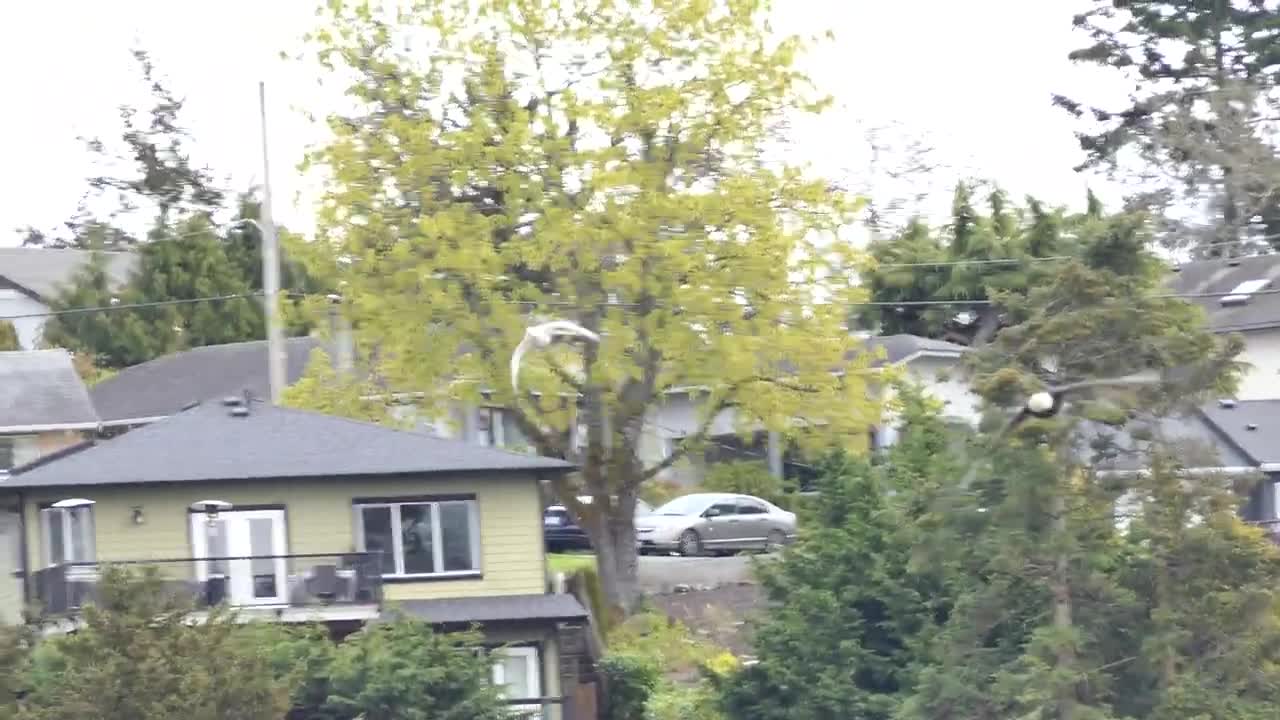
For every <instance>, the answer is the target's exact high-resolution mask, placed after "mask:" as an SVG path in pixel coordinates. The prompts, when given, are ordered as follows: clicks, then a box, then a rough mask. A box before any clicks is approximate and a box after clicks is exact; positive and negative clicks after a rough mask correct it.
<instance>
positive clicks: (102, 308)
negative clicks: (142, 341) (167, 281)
mask: <svg viewBox="0 0 1280 720" xmlns="http://www.w3.org/2000/svg"><path fill="white" fill-rule="evenodd" d="M253 297H262V293H261V292H252V293H237V294H234V295H210V296H207V297H198V298H182V299H177V300H155V301H152V302H140V303H119V304H115V305H98V306H92V307H78V308H64V309H62V310H47V311H45V312H38V313H23V314H22V315H0V320H21V319H24V318H39V317H57V316H60V315H82V314H85V313H92V312H111V311H114V310H137V309H139V308H149V307H164V306H167V305H187V304H190V303H199V302H219V301H222V300H239V299H242V298H253Z"/></svg>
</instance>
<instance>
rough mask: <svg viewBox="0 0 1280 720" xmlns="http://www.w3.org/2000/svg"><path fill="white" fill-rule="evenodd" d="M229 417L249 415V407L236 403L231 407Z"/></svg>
mask: <svg viewBox="0 0 1280 720" xmlns="http://www.w3.org/2000/svg"><path fill="white" fill-rule="evenodd" d="M231 417H249V408H247V407H245V406H243V405H236V406H235V407H233V408H231Z"/></svg>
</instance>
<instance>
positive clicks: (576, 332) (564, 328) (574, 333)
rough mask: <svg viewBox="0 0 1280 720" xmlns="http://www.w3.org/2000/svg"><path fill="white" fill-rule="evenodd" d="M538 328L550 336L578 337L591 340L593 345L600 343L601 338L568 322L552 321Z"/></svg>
mask: <svg viewBox="0 0 1280 720" xmlns="http://www.w3.org/2000/svg"><path fill="white" fill-rule="evenodd" d="M537 328H538V329H539V330H541V331H542V332H543V333H545V334H546V335H548V336H551V337H553V338H555V337H578V338H582V339H584V340H589V341H591V342H593V343H598V342H600V336H599V335H597V334H595V333H593V332H591V331H590V330H588V329H586V328H584V327H582V326H581V325H579V324H577V323H575V322H570V321H568V320H552V321H551V322H545V323H543V324H541V325H538V326H537Z"/></svg>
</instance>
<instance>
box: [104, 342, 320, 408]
mask: <svg viewBox="0 0 1280 720" xmlns="http://www.w3.org/2000/svg"><path fill="white" fill-rule="evenodd" d="M321 347H322V343H321V341H320V340H319V339H317V338H313V337H296V338H289V339H288V340H286V341H285V357H286V360H285V382H286V383H287V384H290V385H292V384H293V383H295V382H297V381H298V380H299V379H300V378H301V377H302V373H303V371H305V370H306V368H307V361H308V360H309V359H310V357H311V353H312V351H314V350H316V349H318V348H321ZM269 384H270V383H269V381H268V378H267V343H266V341H265V340H252V341H249V342H239V343H227V344H225V345H208V346H205V347H198V348H192V349H190V350H183V351H182V352H176V353H172V354H169V355H164V356H162V357H158V358H156V359H154V360H149V361H147V362H144V363H141V364H139V365H134V366H133V367H128V368H125V369H124V370H121V371H120V372H118V373H116V374H115V375H114V376H112V377H110V378H108V379H106V380H103V381H102V382H100V383H98V384H97V385H94V386H93V388H92V390H90V392H89V394H90V396H91V397H92V398H93V404H94V407H95V408H97V410H98V415H100V416H101V417H102V421H103V422H104V423H106V424H108V425H110V424H115V423H123V422H127V421H135V420H152V419H155V418H160V417H167V416H169V415H172V414H173V413H176V412H178V411H179V410H181V409H182V408H184V407H186V406H188V405H190V404H191V403H193V402H202V401H204V400H209V399H211V398H222V397H225V396H227V395H241V394H243V393H244V392H245V391H246V390H247V391H249V393H250V394H251V395H253V396H255V397H268V396H269V394H270V388H269Z"/></svg>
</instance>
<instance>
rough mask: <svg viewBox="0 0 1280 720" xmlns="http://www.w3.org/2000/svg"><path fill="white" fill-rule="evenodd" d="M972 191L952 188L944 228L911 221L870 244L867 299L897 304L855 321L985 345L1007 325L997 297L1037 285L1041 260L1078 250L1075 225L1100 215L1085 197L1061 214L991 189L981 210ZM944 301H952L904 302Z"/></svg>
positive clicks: (1047, 271) (1043, 269) (1042, 272)
mask: <svg viewBox="0 0 1280 720" xmlns="http://www.w3.org/2000/svg"><path fill="white" fill-rule="evenodd" d="M974 190H975V188H974V187H973V186H971V185H969V184H966V183H961V184H959V185H957V186H956V190H955V195H954V198H953V202H952V219H951V222H950V223H949V224H948V225H947V226H946V227H944V228H940V229H939V230H937V231H933V230H931V229H930V228H929V227H928V226H926V225H925V224H924V223H923V222H921V221H919V220H915V221H913V222H911V223H909V224H908V225H907V226H906V227H905V228H904V229H903V230H902V232H901V233H899V234H898V235H896V236H894V237H891V238H887V239H883V240H877V241H874V242H872V243H871V246H870V251H871V255H872V257H873V258H874V259H875V261H876V263H877V265H876V266H874V267H873V268H872V269H871V271H870V272H869V273H867V277H866V282H867V287H868V288H869V289H870V291H871V296H872V299H873V300H875V301H876V302H881V303H896V302H901V303H903V304H902V305H896V306H894V305H889V306H887V307H881V308H877V309H876V310H874V311H871V312H865V313H862V314H861V316H860V317H859V318H857V321H858V322H859V323H860V324H862V325H864V326H878V327H879V330H880V332H881V334H885V335H892V334H897V333H910V334H912V335H921V336H924V337H931V338H936V339H945V340H949V341H952V342H956V343H959V344H962V345H975V346H976V345H983V344H985V343H988V342H990V341H991V339H992V338H994V337H995V335H996V332H997V331H998V330H999V329H1000V327H1001V326H1002V324H1004V323H1007V322H1008V317H1007V314H1006V312H1005V309H1004V308H1003V307H1002V306H1001V305H1000V303H999V302H998V300H999V297H1000V296H1001V294H1002V293H1012V294H1013V295H1025V294H1026V293H1027V292H1028V291H1029V289H1030V288H1032V287H1034V286H1036V285H1037V284H1039V283H1042V282H1045V281H1046V279H1047V278H1049V277H1051V276H1052V275H1053V273H1054V272H1055V267H1054V266H1055V263H1054V262H1046V261H1044V259H1045V258H1051V257H1059V256H1071V255H1076V254H1078V253H1079V252H1080V251H1081V247H1080V245H1079V243H1078V242H1077V240H1076V235H1077V234H1078V233H1079V232H1080V228H1081V226H1083V225H1086V224H1088V223H1091V222H1097V221H1098V220H1099V218H1100V217H1101V214H1102V211H1101V208H1100V207H1099V206H1098V205H1097V202H1096V199H1095V198H1094V197H1093V196H1092V194H1091V195H1090V196H1089V209H1088V210H1086V211H1085V212H1083V213H1079V214H1074V215H1068V214H1067V213H1066V211H1065V210H1063V209H1056V210H1050V209H1048V208H1046V207H1045V206H1044V205H1043V204H1042V203H1040V202H1039V201H1037V200H1036V199H1034V198H1028V199H1027V203H1026V207H1025V208H1018V207H1014V206H1011V205H1010V204H1009V202H1008V199H1007V198H1006V196H1005V194H1004V193H1003V192H1001V191H1000V190H999V189H996V190H992V191H991V192H990V193H989V194H988V195H987V197H986V208H987V209H986V212H985V213H983V212H981V211H979V209H978V206H977V205H976V204H975V201H974ZM1037 260H1039V261H1037ZM948 300H954V301H956V303H955V304H954V305H951V304H944V305H913V304H912V303H916V302H920V301H930V302H938V301H948ZM974 301H976V302H974ZM987 303H989V304H987Z"/></svg>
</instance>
